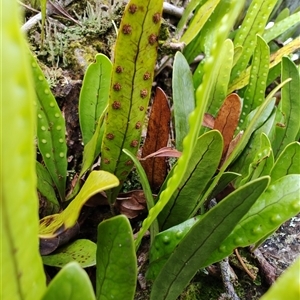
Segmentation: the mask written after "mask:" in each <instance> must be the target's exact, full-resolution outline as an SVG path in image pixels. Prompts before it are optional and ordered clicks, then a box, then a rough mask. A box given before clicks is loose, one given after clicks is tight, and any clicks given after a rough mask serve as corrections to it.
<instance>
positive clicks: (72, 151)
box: [25, 0, 300, 300]
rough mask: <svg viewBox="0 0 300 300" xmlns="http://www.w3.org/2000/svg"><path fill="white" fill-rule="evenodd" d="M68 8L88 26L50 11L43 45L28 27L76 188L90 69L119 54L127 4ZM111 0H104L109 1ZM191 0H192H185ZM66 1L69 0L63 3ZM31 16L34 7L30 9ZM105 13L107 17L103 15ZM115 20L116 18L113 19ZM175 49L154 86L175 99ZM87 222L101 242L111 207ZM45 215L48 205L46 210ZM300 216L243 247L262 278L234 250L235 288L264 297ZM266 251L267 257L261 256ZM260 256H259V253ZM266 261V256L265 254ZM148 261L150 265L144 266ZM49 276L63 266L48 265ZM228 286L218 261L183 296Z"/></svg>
mask: <svg viewBox="0 0 300 300" xmlns="http://www.w3.org/2000/svg"><path fill="white" fill-rule="evenodd" d="M70 2H71V3H70V4H69V5H68V6H66V7H65V8H64V9H65V10H66V11H67V12H68V14H69V15H70V16H71V17H73V18H74V19H75V20H78V21H79V22H81V23H82V24H83V25H82V26H79V25H77V24H76V23H74V22H73V21H72V20H70V19H69V18H68V17H67V18H66V17H65V16H62V14H61V13H60V12H58V11H55V14H52V15H51V17H50V16H49V17H48V19H47V21H46V27H45V40H44V44H43V46H41V42H40V41H41V30H40V29H41V25H40V23H38V24H36V25H35V26H34V27H33V28H31V29H30V30H29V31H28V38H29V41H30V44H31V48H32V50H33V51H34V52H35V53H36V55H37V58H38V59H39V61H40V63H41V65H42V66H43V70H44V72H45V75H46V77H47V79H48V82H49V84H50V85H51V87H52V92H53V94H54V95H55V97H56V99H57V101H58V104H59V106H60V108H61V111H62V113H63V115H64V117H65V120H66V127H67V145H68V162H69V166H68V170H69V180H68V189H71V184H72V178H73V177H74V176H75V174H78V172H79V170H80V164H81V161H82V151H83V146H82V141H81V133H80V127H79V119H78V99H79V94H80V88H81V85H82V79H83V74H84V71H85V70H86V67H87V66H88V65H89V63H91V62H93V60H94V56H95V54H96V53H98V52H101V53H104V54H105V55H107V56H108V57H109V58H112V56H113V44H114V41H115V38H116V32H115V28H114V26H116V27H118V25H119V22H120V19H121V15H122V11H123V8H124V4H123V3H122V1H112V2H114V4H113V5H111V4H101V5H98V6H97V5H96V4H95V1H90V2H87V1H81V0H80V1H78V0H76V1H72V0H71V1H70ZM104 2H105V3H106V1H103V3H104ZM167 2H170V3H173V4H175V5H176V6H178V7H181V6H182V5H184V3H182V1H167ZM183 2H186V1H183ZM62 3H63V2H62ZM25 12H26V18H27V19H29V18H31V17H32V16H33V15H35V13H34V12H31V11H30V10H27V9H26V10H25ZM99 15H100V16H101V20H100V19H99V17H97V16H99ZM111 19H113V20H114V23H112V22H111ZM176 22H178V17H176V16H174V15H170V14H164V21H163V26H162V33H161V35H162V36H161V38H162V39H163V40H166V39H167V38H169V37H172V35H174V31H175V27H174V26H175V25H176ZM174 52H175V50H171V49H169V48H168V49H164V48H163V47H161V48H160V49H159V56H158V62H157V76H156V78H155V82H154V87H155V86H159V87H161V88H162V89H163V90H164V92H165V93H166V94H167V96H168V98H169V99H171V97H172V91H171V84H172V54H174ZM134 180H135V179H134V176H132V177H131V179H130V180H129V181H128V185H129V189H132V188H136V187H139V183H138V182H133V181H134ZM84 213H85V214H86V215H85V216H84V220H85V221H84V222H83V224H84V225H83V226H82V227H81V230H80V234H79V237H85V238H89V239H91V240H93V241H96V230H97V225H98V224H99V222H101V220H103V219H104V218H106V217H107V215H109V214H110V210H109V208H108V207H107V206H102V209H100V210H97V209H96V210H95V209H90V208H85V210H84ZM40 214H41V216H43V209H42V207H41V210H40ZM143 217H144V215H143V214H140V215H139V216H138V217H135V218H133V219H132V220H131V222H132V226H133V229H134V230H138V226H139V224H140V221H141V220H142V218H143ZM299 232H300V215H298V216H296V217H294V218H293V219H291V220H289V221H288V222H286V223H285V224H283V225H282V226H281V227H280V228H279V229H278V230H277V231H276V233H274V234H273V235H272V236H271V237H270V238H268V239H267V240H266V241H265V242H264V243H263V244H262V245H261V246H260V247H259V248H258V249H259V250H260V252H261V253H259V252H256V253H254V255H250V254H249V253H250V252H249V251H248V250H246V251H245V250H244V251H241V255H242V256H243V257H246V259H247V260H248V262H249V266H250V267H253V268H258V275H257V279H255V280H252V279H251V278H250V277H249V276H248V275H247V274H246V272H245V270H244V269H243V268H242V269H241V268H240V266H238V264H237V263H235V262H234V261H236V258H235V256H234V255H233V256H232V257H231V258H230V264H231V265H232V268H233V271H234V273H235V274H236V275H237V279H236V281H235V284H234V286H235V289H236V292H237V294H238V295H239V297H240V299H245V300H247V299H249V300H250V299H251V300H252V299H259V298H260V296H261V295H263V294H264V293H265V291H266V290H267V289H268V288H269V286H270V284H272V283H273V282H274V280H275V279H276V278H277V277H278V276H279V275H280V274H281V273H282V272H283V271H284V270H285V269H286V268H287V267H288V266H289V265H290V264H291V263H292V262H293V261H294V260H295V259H296V257H297V256H298V255H299V252H300V246H299V245H300V235H299ZM148 243H149V241H148V240H147V238H146V239H145V240H144V242H143V245H142V247H141V249H140V251H139V254H138V255H139V263H140V264H141V265H142V266H141V269H140V274H139V284H138V290H137V294H136V298H135V299H136V300H137V299H141V300H142V299H148V298H149V289H150V288H151V286H150V285H149V283H145V280H144V276H145V274H144V270H145V269H146V266H147V260H146V257H147V251H148ZM260 254H261V255H262V258H261V257H260V259H258V257H259V256H260ZM254 257H256V258H254ZM263 258H264V259H265V260H264V259H263ZM143 263H144V265H143ZM46 271H47V274H48V276H49V279H51V278H52V276H54V274H55V273H56V272H57V270H55V269H53V268H46ZM87 272H88V274H89V276H90V278H91V280H92V282H93V284H95V268H88V269H87ZM224 293H225V289H224V285H223V282H222V280H221V276H220V269H219V266H218V265H215V266H212V267H210V268H207V269H206V270H201V271H199V272H198V274H197V275H196V276H195V278H194V279H193V281H192V283H191V284H190V285H189V286H188V287H187V289H186V291H185V292H184V293H183V294H182V296H181V297H180V299H203V300H208V299H226V296H225V295H224Z"/></svg>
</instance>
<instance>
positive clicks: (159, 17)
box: [152, 12, 161, 24]
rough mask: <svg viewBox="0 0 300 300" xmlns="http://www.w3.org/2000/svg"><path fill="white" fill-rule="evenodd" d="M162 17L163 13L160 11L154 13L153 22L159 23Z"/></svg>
mask: <svg viewBox="0 0 300 300" xmlns="http://www.w3.org/2000/svg"><path fill="white" fill-rule="evenodd" d="M160 19H161V15H160V13H158V12H157V13H155V14H154V15H153V17H152V20H153V22H154V23H155V24H157V23H159V22H160Z"/></svg>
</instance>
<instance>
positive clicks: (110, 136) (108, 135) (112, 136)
mask: <svg viewBox="0 0 300 300" xmlns="http://www.w3.org/2000/svg"><path fill="white" fill-rule="evenodd" d="M106 138H107V139H109V140H113V139H114V138H115V136H114V135H113V134H112V133H108V134H107V135H106Z"/></svg>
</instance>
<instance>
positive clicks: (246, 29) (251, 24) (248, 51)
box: [231, 0, 277, 79]
mask: <svg viewBox="0 0 300 300" xmlns="http://www.w3.org/2000/svg"><path fill="white" fill-rule="evenodd" d="M276 2H277V0H253V1H252V2H251V4H250V6H249V8H248V10H247V14H246V16H245V18H244V20H243V23H242V25H241V27H240V28H239V30H238V32H237V34H236V36H235V39H234V45H235V46H242V47H243V51H242V55H241V57H240V59H239V60H238V62H237V64H236V65H235V67H234V68H233V70H232V75H231V78H232V79H235V78H236V77H238V76H239V75H240V73H241V72H242V71H244V70H245V69H246V68H247V66H248V62H249V60H250V58H251V56H252V54H253V51H254V48H255V44H256V43H255V41H256V35H257V34H260V35H262V34H263V32H264V28H265V26H266V24H267V22H268V18H269V16H270V14H271V12H272V10H273V8H274V6H275V4H276Z"/></svg>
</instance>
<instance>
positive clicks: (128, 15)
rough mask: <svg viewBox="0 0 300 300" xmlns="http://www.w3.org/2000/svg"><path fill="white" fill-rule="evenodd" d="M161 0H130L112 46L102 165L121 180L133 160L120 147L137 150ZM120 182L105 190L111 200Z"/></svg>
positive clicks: (153, 65)
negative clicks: (112, 55) (116, 185)
mask: <svg viewBox="0 0 300 300" xmlns="http://www.w3.org/2000/svg"><path fill="white" fill-rule="evenodd" d="M162 7H163V1H162V0H131V1H130V2H129V3H128V4H127V6H126V8H125V11H124V15H123V18H122V21H121V24H120V29H119V33H118V38H117V42H116V46H115V53H114V63H113V70H112V79H111V88H110V98H109V106H108V113H107V118H106V122H105V132H104V136H103V142H102V150H101V151H102V154H101V156H102V160H101V168H102V169H103V170H105V171H108V172H110V173H113V174H115V175H116V176H117V177H118V178H119V179H120V181H121V182H122V181H123V180H124V179H125V178H126V177H127V175H128V173H129V171H130V170H131V168H132V166H133V163H132V161H131V160H130V159H128V157H127V155H126V154H124V153H123V152H122V149H124V148H125V149H129V150H130V151H131V152H132V153H133V154H136V153H137V150H138V148H139V144H140V138H141V131H142V125H143V123H144V119H145V113H146V111H147V107H148V102H149V99H150V95H151V86H152V82H153V77H154V67H155V62H156V56H157V44H158V33H159V28H160V23H161V13H162ZM120 188H121V186H119V187H118V188H117V189H114V191H113V193H108V200H109V202H111V203H113V202H114V201H115V198H116V196H117V194H118V192H119V190H120Z"/></svg>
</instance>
